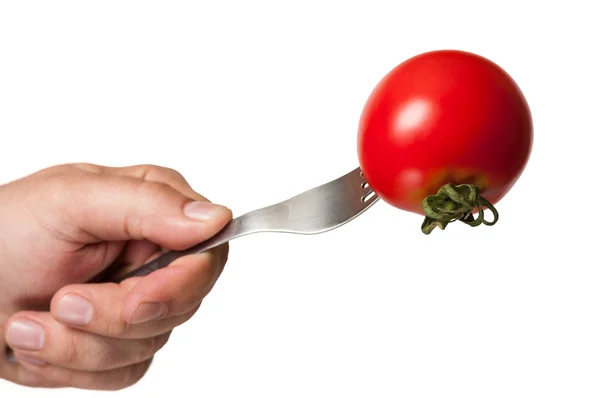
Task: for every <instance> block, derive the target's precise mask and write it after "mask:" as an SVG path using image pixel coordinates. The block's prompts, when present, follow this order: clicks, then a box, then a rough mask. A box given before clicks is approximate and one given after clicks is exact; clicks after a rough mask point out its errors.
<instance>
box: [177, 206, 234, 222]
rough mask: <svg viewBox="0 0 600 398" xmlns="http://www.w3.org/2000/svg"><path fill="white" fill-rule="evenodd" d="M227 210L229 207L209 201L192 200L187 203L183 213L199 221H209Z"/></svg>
mask: <svg viewBox="0 0 600 398" xmlns="http://www.w3.org/2000/svg"><path fill="white" fill-rule="evenodd" d="M225 212H227V208H226V207H223V206H220V205H216V204H214V203H209V202H190V203H188V204H186V205H185V207H184V209H183V213H184V214H185V215H186V216H187V217H189V218H191V219H192V220H197V221H209V220H211V219H213V218H215V217H218V216H219V215H221V214H223V213H225Z"/></svg>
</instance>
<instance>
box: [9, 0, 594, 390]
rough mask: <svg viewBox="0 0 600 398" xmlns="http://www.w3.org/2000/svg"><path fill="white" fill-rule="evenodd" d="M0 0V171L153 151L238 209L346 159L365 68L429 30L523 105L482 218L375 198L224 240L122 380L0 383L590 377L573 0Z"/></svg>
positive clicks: (502, 385)
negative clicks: (203, 279)
mask: <svg viewBox="0 0 600 398" xmlns="http://www.w3.org/2000/svg"><path fill="white" fill-rule="evenodd" d="M0 4H1V5H0V137H1V141H0V183H5V182H8V181H10V180H12V179H15V178H18V177H21V176H24V175H26V174H29V173H31V172H34V171H36V170H38V169H40V168H43V167H46V166H50V165H53V164H57V163H65V162H71V161H85V162H94V163H101V164H106V165H129V164H137V163H154V164H159V165H163V166H168V167H172V168H175V169H177V170H179V171H180V172H182V173H183V174H184V175H185V176H186V178H187V179H188V180H189V181H190V182H191V183H192V185H193V186H194V187H195V188H196V189H197V190H198V191H199V192H201V193H203V194H205V195H206V196H208V197H209V199H211V200H212V201H214V202H219V203H223V204H225V205H227V206H229V207H230V208H232V209H233V210H234V212H235V215H240V214H242V213H244V212H246V211H249V210H252V209H254V208H257V207H261V206H264V205H267V204H271V203H274V202H276V201H279V200H281V199H286V198H287V197H289V196H291V195H294V194H296V193H299V192H301V191H303V190H305V189H308V188H310V187H312V186H314V185H317V184H321V183H323V182H327V181H329V180H330V179H333V178H335V177H337V176H339V175H341V174H343V173H345V172H346V171H349V170H350V169H352V168H354V167H356V166H357V157H356V128H357V122H358V118H359V116H360V112H361V110H362V107H363V105H364V101H365V100H366V98H367V96H368V95H369V93H370V91H371V89H372V88H373V86H374V85H375V84H376V83H377V82H378V81H379V79H380V78H381V77H383V75H384V74H385V73H387V72H388V71H389V70H390V69H391V68H392V67H394V66H395V65H397V64H398V63H400V62H402V61H403V60H404V59H406V58H408V57H411V56H413V55H416V54H418V53H420V52H424V51H429V50H432V49H440V48H456V49H462V50H468V51H473V52H476V53H479V54H481V55H484V56H486V57H489V58H490V59H492V60H494V61H495V62H497V63H498V64H500V65H501V66H502V67H504V68H505V69H506V70H507V71H508V72H509V73H510V74H511V75H512V76H513V77H514V78H515V79H516V81H517V82H518V83H519V85H520V86H521V88H522V89H523V91H524V93H525V95H526V97H527V99H528V101H529V103H530V106H531V110H532V112H533V117H534V124H535V142H534V148H533V153H532V157H531V159H530V163H529V164H528V167H527V170H526V172H525V173H524V174H523V176H522V178H521V179H520V180H519V182H518V183H517V185H515V187H514V189H513V190H512V191H511V192H510V193H509V195H508V196H507V197H506V198H505V199H503V200H502V201H501V202H500V203H499V204H498V208H499V211H500V214H501V219H500V221H499V223H498V224H497V225H496V226H494V227H485V226H482V227H478V228H469V227H467V226H462V225H458V224H453V225H452V226H451V227H449V228H448V229H447V230H446V231H444V232H439V231H437V230H436V232H434V233H433V234H432V235H430V236H424V235H422V234H421V232H420V230H419V227H420V223H421V218H420V217H419V216H416V215H413V214H409V213H404V212H401V211H399V210H396V209H394V208H392V207H390V206H388V205H387V204H385V203H382V202H380V203H378V204H377V205H376V206H375V207H373V208H372V209H371V210H369V211H368V212H367V213H365V214H364V215H363V216H361V217H359V218H358V219H356V220H355V221H353V222H351V223H350V224H348V225H346V226H344V227H343V228H340V229H338V230H335V231H332V232H329V233H327V234H323V235H318V236H291V235H275V234H273V235H269V234H263V235H253V236H249V237H246V238H242V239H240V240H236V241H234V242H232V243H231V257H230V261H229V263H228V266H227V269H226V271H225V273H224V274H223V275H222V277H221V279H220V281H219V282H218V284H217V286H216V287H215V290H214V291H213V292H212V294H211V295H210V296H209V297H208V298H207V299H206V301H205V303H204V305H203V307H202V309H201V310H200V311H199V313H198V314H197V316H195V317H194V318H193V319H192V320H191V321H190V322H188V323H187V324H185V325H183V326H181V327H180V328H178V329H177V330H176V331H175V332H174V334H173V336H172V337H171V340H170V342H169V344H168V345H167V346H166V347H165V348H164V349H163V350H162V351H160V352H159V354H158V355H157V357H156V359H155V363H154V365H153V366H152V368H151V369H150V371H149V372H148V374H147V375H146V377H145V378H144V379H143V380H142V381H140V382H139V383H138V384H136V385H135V386H133V387H131V388H129V389H126V390H123V391H120V392H116V393H103V392H87V391H81V390H79V391H76V390H72V391H71V390H55V391H50V390H48V391H44V390H35V389H29V388H24V387H20V386H16V385H13V384H9V383H7V382H3V381H0V396H2V397H3V398H4V397H12V396H16V394H19V395H20V396H23V397H48V398H50V397H82V396H83V397H96V396H109V395H113V396H117V397H132V396H136V394H137V395H139V394H143V395H142V396H165V395H167V394H176V396H178V397H188V396H189V397H210V398H218V397H261V398H267V397H278V398H282V397H411V398H412V397H436V398H437V397H461V398H469V397H477V398H481V397H485V398H488V397H512V398H516V397H527V398H531V397H544V398H548V397H578V398H586V397H598V396H600V270H599V269H598V268H599V265H600V261H598V252H597V250H596V247H597V241H598V238H597V236H598V233H597V227H598V223H599V222H600V220H599V219H598V217H597V215H598V211H597V207H598V202H597V201H598V194H600V192H599V190H598V183H599V181H598V170H599V169H600V168H599V167H598V165H597V159H598V145H597V142H598V141H597V137H598V133H599V129H598V127H599V122H598V116H597V115H598V112H599V110H600V101H599V100H598V90H599V89H600V81H599V78H598V71H599V70H600V61H599V60H598V57H597V48H598V46H597V40H598V37H600V29H599V28H598V26H599V25H598V22H597V17H595V13H594V12H593V11H592V7H593V2H586V1H572V2H540V3H537V2H535V1H518V2H517V1H513V2H510V1H504V2H481V1H470V2H468V1H456V0H455V1H443V2H439V3H434V2H427V1H423V2H417V1H388V2H383V1H355V2H351V1H338V2H335V1H302V2H289V1H287V2H284V1H279V2H276V1H271V2H267V1H241V0H239V1H212V2H211V1H171V2H167V1H163V2H157V1H102V2H91V1H2V2H1V3H0ZM3 227H6V226H3ZM176 390H178V391H177V392H176ZM171 396H173V395H171Z"/></svg>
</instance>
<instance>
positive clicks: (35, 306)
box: [0, 164, 231, 390]
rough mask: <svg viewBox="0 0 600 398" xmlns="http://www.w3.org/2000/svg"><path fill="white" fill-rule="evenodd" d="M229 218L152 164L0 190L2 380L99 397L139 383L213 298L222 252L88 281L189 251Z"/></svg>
mask: <svg viewBox="0 0 600 398" xmlns="http://www.w3.org/2000/svg"><path fill="white" fill-rule="evenodd" d="M230 219H231V212H230V211H229V209H227V208H225V207H222V206H218V205H214V204H211V203H210V202H208V201H207V199H205V198H204V197H202V196H201V195H199V194H198V193H196V192H194V190H192V188H191V187H190V186H189V185H188V183H187V182H186V181H185V180H184V178H183V177H182V176H181V175H180V174H179V173H177V172H175V171H173V170H170V169H165V168H160V167H155V166H135V167H124V168H109V167H101V166H96V165H90V164H75V165H61V166H56V167H52V168H49V169H45V170H42V171H40V172H37V173H35V174H32V175H30V176H27V177H25V178H22V179H20V180H17V181H13V182H11V183H9V184H7V185H4V186H0V292H1V294H0V328H3V334H2V335H1V336H0V377H2V378H4V379H7V380H9V381H12V382H15V383H18V384H22V385H26V386H40V387H63V386H65V387H67V386H69V387H76V388H83V389H98V390H114V389H121V388H124V387H127V386H130V385H132V384H134V383H135V382H137V381H138V380H139V379H140V378H141V377H142V376H143V375H144V374H145V372H146V370H147V369H148V367H149V366H150V362H151V361H152V358H153V356H154V354H155V353H156V352H157V351H158V350H159V349H160V348H161V347H163V346H164V344H165V343H166V342H167V340H168V338H169V335H170V332H171V331H172V330H173V328H175V327H177V326H178V325H181V324H182V323H184V322H186V321H187V320H188V319H190V317H191V316H192V315H193V314H194V313H195V312H196V311H197V310H198V307H199V306H200V303H201V302H202V300H203V298H204V297H205V296H206V295H207V294H208V293H209V291H210V290H211V289H212V287H213V285H214V284H215V282H216V280H217V278H218V277H219V276H220V274H221V272H222V270H223V267H224V265H225V263H226V261H227V254H228V247H227V245H223V246H221V247H219V248H216V249H213V250H211V251H208V252H205V253H202V254H195V255H190V256H185V257H182V258H180V259H178V260H176V261H174V262H173V263H172V264H170V265H169V266H168V267H166V268H164V269H161V270H159V271H156V272H154V273H152V274H150V275H148V276H146V277H135V278H131V279H127V280H125V281H123V282H121V283H119V284H116V283H110V282H98V283H86V282H89V281H90V280H92V279H94V278H99V276H101V275H103V272H107V271H106V270H109V271H110V270H111V269H114V270H116V271H117V272H119V273H124V272H127V271H129V270H131V269H133V268H136V267H138V266H140V265H141V264H143V263H145V262H147V261H148V260H150V259H152V258H154V257H156V256H158V255H159V254H161V250H163V249H164V248H166V249H175V250H181V249H185V248H188V247H190V246H192V245H194V244H196V243H198V242H200V241H203V240H205V239H207V238H209V237H211V236H212V235H214V234H215V233H217V232H218V231H219V230H220V229H222V228H223V227H224V226H225V224H226V223H227V222H228V221H229V220H230ZM109 267H110V268H109ZM5 344H6V345H8V346H9V347H10V348H11V349H12V350H13V352H14V358H15V359H16V363H13V362H11V361H10V360H9V357H8V356H7V355H6V354H5V351H6V350H5V349H4V348H5Z"/></svg>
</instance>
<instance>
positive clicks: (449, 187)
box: [421, 183, 498, 235]
mask: <svg viewBox="0 0 600 398" xmlns="http://www.w3.org/2000/svg"><path fill="white" fill-rule="evenodd" d="M421 207H422V208H423V211H424V212H425V220H423V224H422V225H421V231H422V232H423V233H424V234H425V235H429V234H430V233H431V232H432V231H433V230H434V229H435V228H436V227H438V228H439V229H441V230H444V229H446V226H447V225H448V224H449V223H451V222H454V221H461V222H463V223H465V224H467V225H470V226H471V227H476V226H478V225H481V224H484V225H494V224H496V222H498V211H497V210H496V208H495V207H494V206H493V205H492V204H491V203H490V202H489V201H488V200H487V199H485V198H483V197H482V196H481V195H480V192H479V187H477V185H474V184H461V185H455V184H451V183H448V184H445V185H443V186H442V187H441V188H440V189H439V190H438V192H437V194H436V195H430V196H428V197H426V198H425V199H423V201H422V202H421ZM484 207H486V208H488V209H489V210H490V211H491V212H492V214H493V215H494V219H493V220H492V221H487V220H486V219H485V216H484V214H483V208H484ZM475 208H477V210H478V212H479V214H478V217H477V218H475V217H474V216H473V210H475Z"/></svg>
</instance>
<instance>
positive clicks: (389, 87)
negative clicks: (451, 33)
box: [358, 50, 533, 234]
mask: <svg viewBox="0 0 600 398" xmlns="http://www.w3.org/2000/svg"><path fill="white" fill-rule="evenodd" d="M532 143H533V123H532V117H531V112H530V109H529V106H528V103H527V101H526V99H525V96H524V95H523V93H522V91H521V90H520V88H519V86H518V85H517V84H516V82H515V81H514V80H513V79H512V77H511V76H510V75H509V74H508V73H507V72H506V71H505V70H504V69H502V68H501V67H500V66H498V65H497V64H495V63H494V62H492V61H490V60H489V59H487V58H484V57H482V56H479V55H477V54H473V53H469V52H466V51H458V50H437V51H430V52H426V53H423V54H419V55H416V56H414V57H412V58H410V59H407V60H406V61H404V62H402V63H401V64H399V65H398V66H396V67H395V68H394V69H392V70H391V71H390V72H389V73H388V74H387V75H386V76H384V78H383V79H382V80H381V81H380V82H379V83H378V84H377V85H376V86H375V88H374V90H373V91H372V93H371V95H370V96H369V98H368V100H367V101H366V104H365V106H364V109H363V111H362V114H361V117H360V122H359V128H358V158H359V163H360V167H361V169H362V171H363V174H364V177H365V179H366V180H367V182H368V184H369V185H370V186H371V188H372V189H373V191H374V192H375V193H377V195H379V197H380V198H381V199H382V200H384V201H385V202H387V203H388V204H390V205H392V206H395V207H397V208H399V209H402V210H406V211H409V212H413V213H417V214H420V215H425V216H426V221H424V223H423V226H422V229H423V232H424V233H426V234H427V233H430V232H431V230H432V229H434V228H435V227H436V226H437V227H439V228H440V229H444V228H445V227H446V225H447V224H448V223H449V222H452V221H456V220H460V221H464V222H466V223H467V224H469V225H479V224H481V223H485V224H493V223H495V221H496V220H497V215H498V213H497V211H496V210H495V207H494V204H496V203H497V202H498V201H499V200H500V199H502V198H503V197H504V196H505V195H506V193H507V192H508V191H509V190H510V189H511V188H512V187H513V185H514V184H515V182H516V181H517V180H518V178H519V177H520V176H521V174H522V172H523V170H524V169H525V166H526V164H527V162H528V160H529V156H530V153H531V150H532ZM484 208H488V209H491V210H492V211H493V212H494V215H495V221H493V222H491V223H490V222H489V221H485V218H481V217H480V218H477V219H475V218H474V217H473V214H474V213H478V214H479V216H481V214H482V213H483V209H484ZM479 216H478V217H479Z"/></svg>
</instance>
